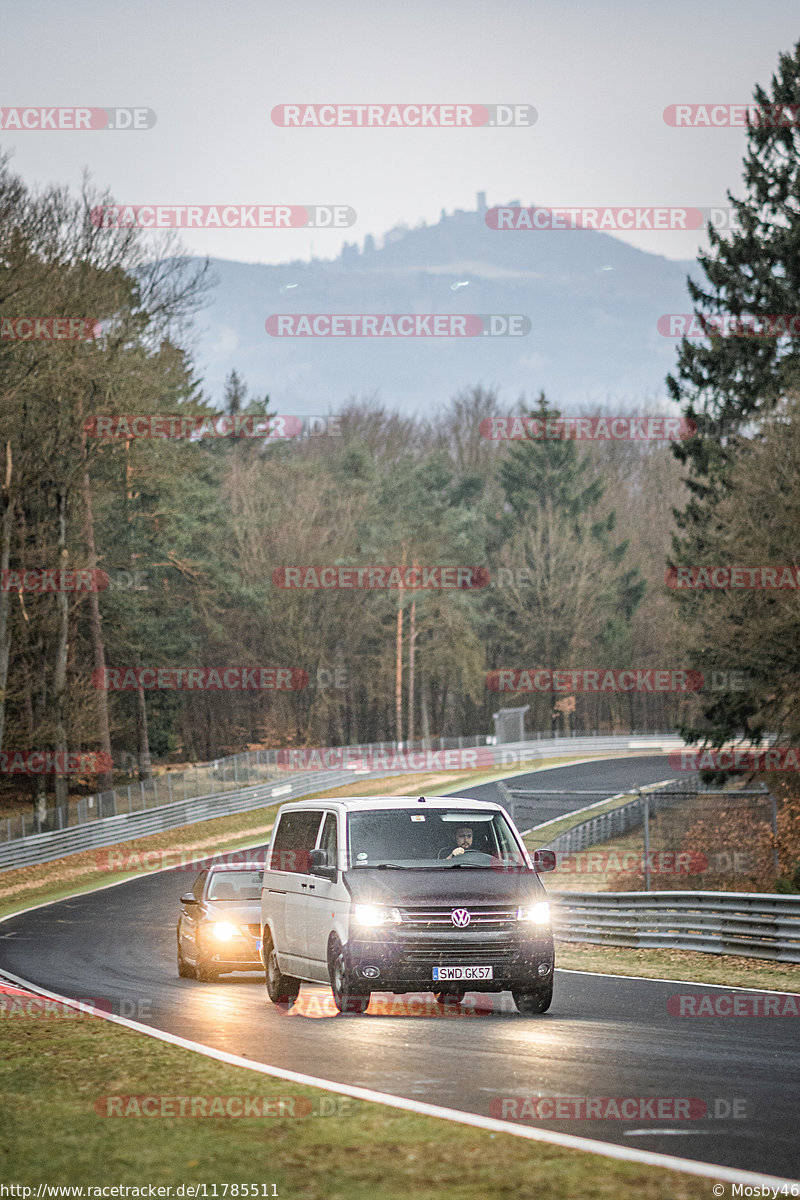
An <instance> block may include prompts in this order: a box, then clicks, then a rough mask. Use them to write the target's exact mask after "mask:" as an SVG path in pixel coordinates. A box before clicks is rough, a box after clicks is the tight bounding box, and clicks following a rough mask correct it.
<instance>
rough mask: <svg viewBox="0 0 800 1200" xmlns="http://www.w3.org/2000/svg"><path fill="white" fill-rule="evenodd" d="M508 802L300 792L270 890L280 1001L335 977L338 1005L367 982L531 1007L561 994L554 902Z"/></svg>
mask: <svg viewBox="0 0 800 1200" xmlns="http://www.w3.org/2000/svg"><path fill="white" fill-rule="evenodd" d="M554 867H555V854H554V853H553V852H552V851H551V850H537V851H536V852H535V853H534V855H533V857H532V858H531V856H530V855H529V854H528V851H527V850H526V848H525V846H524V844H523V841H522V838H521V836H520V834H519V832H518V830H517V829H516V828H515V826H514V824H513V822H512V821H511V819H510V818H509V816H508V815H507V813H506V812H505V810H504V809H503V808H502V807H501V806H500V805H499V804H491V803H487V802H485V801H481V800H471V799H468V798H462V797H433V798H427V797H425V796H419V797H402V796H401V797H398V796H392V797H370V798H364V799H353V800H349V799H338V800H301V801H299V802H295V803H291V804H285V805H283V806H282V807H281V808H280V809H279V810H278V816H277V819H276V823H275V830H274V833H273V837H272V842H271V845H270V851H269V856H268V859H267V864H266V869H265V871H264V878H263V885H262V893H261V938H262V945H261V955H262V961H263V963H264V968H265V972H266V982H267V992H268V994H269V998H270V1000H271V1001H272V1002H273V1003H274V1004H281V1005H285V1006H291V1005H292V1004H293V1003H294V1001H295V1000H296V999H297V996H298V993H299V991H300V985H301V984H302V983H304V982H308V983H316V984H328V983H329V984H330V986H331V988H332V989H333V997H334V1001H335V1003H336V1007H337V1008H338V1009H339V1011H340V1012H349V1013H362V1012H364V1011H365V1009H366V1008H367V1005H368V1004H369V997H370V992H371V991H377V992H395V993H402V992H410V991H432V992H433V993H434V995H435V996H436V999H437V1000H438V1001H439V1002H440V1003H441V1004H444V1003H445V1002H446V1001H447V1000H450V1002H457V1001H459V1000H461V999H463V997H464V994H465V992H466V991H467V989H470V990H472V991H481V992H502V991H506V990H508V991H510V992H511V994H512V995H513V997H514V1001H515V1003H516V1005H517V1008H518V1009H519V1011H520V1012H521V1013H523V1014H525V1015H533V1014H535V1013H543V1012H545V1011H546V1010H547V1008H548V1007H549V1005H550V1001H551V999H552V994H553V933H552V928H551V925H550V906H549V904H548V901H547V893H546V892H545V889H544V887H543V886H542V883H541V881H540V879H539V872H542V871H551V870H553V869H554Z"/></svg>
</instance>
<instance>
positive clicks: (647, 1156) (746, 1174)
mask: <svg viewBox="0 0 800 1200" xmlns="http://www.w3.org/2000/svg"><path fill="white" fill-rule="evenodd" d="M0 975H2V977H5V978H6V979H8V980H10V981H11V982H12V983H15V984H17V985H18V986H20V987H24V988H28V989H29V990H30V991H32V992H34V993H37V994H38V995H41V996H44V997H46V998H47V999H50V1000H58V1001H61V1002H62V1003H66V1004H68V1005H71V1006H72V1007H78V1006H79V1004H80V1007H81V1009H82V1011H83V1012H84V1013H85V1012H87V1011H89V1012H91V1013H92V1014H93V1015H94V1016H97V1017H99V1018H100V1019H101V1020H103V1021H110V1022H111V1023H112V1024H114V1025H123V1026H125V1028H126V1029H133V1030H134V1031H135V1032H137V1033H143V1034H145V1035H146V1036H147V1037H152V1038H156V1039H157V1040H158V1041H160V1042H168V1043H169V1044H170V1045H171V1046H180V1047H182V1048H183V1049H184V1050H193V1051H194V1052H195V1053H197V1054H202V1055H204V1056H205V1057H206V1058H213V1059H216V1060H217V1062H223V1063H227V1064H228V1065H229V1066H232V1067H244V1068H246V1069H247V1070H248V1071H256V1072H257V1073H259V1074H261V1075H269V1076H271V1077H273V1078H275V1079H285V1080H287V1081H288V1082H290V1083H300V1084H305V1085H306V1086H309V1087H317V1088H325V1090H326V1091H330V1092H336V1093H337V1094H339V1095H342V1096H352V1097H353V1098H354V1099H356V1100H366V1101H367V1102H369V1103H371V1104H385V1105H387V1106H388V1107H390V1108H399V1109H403V1110H405V1111H406V1112H413V1113H417V1114H418V1115H419V1116H424V1117H436V1118H438V1119H439V1120H443V1121H452V1122H453V1123H454V1124H457V1125H471V1126H473V1128H477V1129H487V1130H491V1131H493V1132H495V1133H510V1134H511V1135H512V1136H513V1137H519V1138H525V1139H527V1140H528V1141H532V1142H546V1143H548V1144H549V1145H551V1146H563V1147H564V1148H565V1149H568V1150H582V1151H584V1152H585V1153H588V1154H599V1155H601V1156H602V1157H603V1158H615V1159H619V1160H621V1161H623V1162H639V1163H644V1164H646V1165H647V1166H650V1167H663V1168H665V1169H666V1170H669V1171H680V1172H682V1173H683V1174H685V1175H698V1176H700V1177H701V1178H703V1179H723V1180H725V1181H726V1182H727V1183H741V1184H747V1185H752V1186H755V1187H767V1186H768V1187H776V1186H778V1187H785V1186H786V1185H789V1186H791V1185H792V1184H793V1183H794V1184H796V1180H791V1179H783V1178H781V1177H780V1176H777V1175H759V1174H757V1173H756V1172H754V1171H739V1170H737V1169H736V1168H733V1167H723V1166H715V1165H713V1164H710V1163H700V1162H695V1161H693V1160H692V1159H689V1158H677V1157H674V1156H673V1155H671V1154H657V1153H655V1152H654V1151H652V1150H636V1149H635V1148H633V1147H631V1146H617V1145H615V1144H614V1143H612V1142H599V1141H595V1140H594V1139H593V1138H584V1137H577V1136H576V1135H574V1134H569V1133H554V1132H551V1131H550V1130H544V1129H536V1128H531V1127H529V1126H526V1125H517V1124H515V1123H514V1122H512V1121H500V1120H497V1118H495V1117H484V1116H481V1115H479V1114H477V1113H468V1112H459V1111H458V1110H457V1109H453V1108H443V1107H442V1106H440V1105H438V1104H427V1103H425V1102H424V1101H420V1100H409V1099H407V1098H406V1097H405V1096H392V1095H390V1094H388V1093H386V1092H377V1091H374V1090H373V1089H372V1088H362V1087H354V1086H352V1085H351V1084H347V1083H337V1082H336V1081H335V1080H332V1079H320V1078H318V1077H317V1076H316V1075H305V1074H301V1073H299V1072H297V1071H287V1070H285V1069H284V1068H283V1067H271V1066H268V1065H267V1064H266V1063H257V1062H253V1061H252V1060H251V1059H249V1058H241V1057H240V1056H239V1055H238V1054H229V1053H228V1051H226V1050H216V1049H214V1048H213V1047H212V1046H204V1045H202V1044H201V1043H200V1042H191V1041H189V1040H188V1039H187V1038H182V1037H178V1035H177V1034H173V1033H166V1032H165V1031H164V1030H161V1029H152V1028H151V1027H150V1026H149V1025H141V1024H140V1023H139V1022H138V1021H131V1020H129V1018H128V1017H117V1016H114V1015H113V1014H112V1013H105V1012H101V1011H100V1010H99V1009H94V1008H91V1007H90V1006H88V1005H86V1004H82V1003H80V1002H79V1001H76V1000H70V998H69V997H67V996H60V995H59V994H58V993H57V992H50V991H48V990H47V989H46V988H40V987H38V986H37V985H36V984H33V983H30V982H29V981H28V980H26V979H22V978H20V976H18V975H13V974H12V973H11V972H10V971H4V972H2V973H0Z"/></svg>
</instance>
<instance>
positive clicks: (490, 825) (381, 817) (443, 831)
mask: <svg viewBox="0 0 800 1200" xmlns="http://www.w3.org/2000/svg"><path fill="white" fill-rule="evenodd" d="M347 827H348V846H349V861H350V866H351V867H352V868H356V867H373V868H374V867H385V868H391V867H394V868H395V869H397V870H400V869H403V868H405V869H408V868H416V869H418V868H429V869H432V870H433V869H438V870H451V869H452V868H454V867H460V868H475V869H479V870H480V869H483V870H491V869H492V868H494V869H495V870H496V869H497V868H498V867H499V866H501V865H502V866H503V867H504V868H506V867H525V866H526V863H525V859H524V858H523V855H522V852H521V850H520V848H519V846H518V844H517V841H516V838H515V837H514V834H513V833H512V832H511V828H510V826H509V824H508V821H507V820H506V818H505V815H504V814H503V813H501V812H496V813H487V812H476V811H474V810H470V809H458V808H453V809H432V808H429V809H426V810H425V811H423V812H421V811H420V809H418V808H399V809H398V808H394V809H384V810H382V811H381V810H379V811H373V812H351V813H349V814H348V826H347Z"/></svg>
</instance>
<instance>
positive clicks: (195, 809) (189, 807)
mask: <svg viewBox="0 0 800 1200" xmlns="http://www.w3.org/2000/svg"><path fill="white" fill-rule="evenodd" d="M381 774H383V773H376V774H375V775H366V776H365V775H361V776H360V778H361V779H364V778H368V779H369V778H379V777H380V775H381ZM352 778H353V772H352V771H307V772H304V773H302V774H299V773H298V774H297V775H296V776H295V777H294V778H293V779H289V780H285V781H284V782H283V783H280V782H276V781H273V782H271V783H266V784H259V785H257V786H256V787H251V788H243V789H241V790H240V791H233V792H224V793H222V794H221V795H220V794H217V795H213V796H199V797H193V798H192V799H191V800H179V801H178V802H177V803H175V804H163V805H160V806H159V807H157V808H151V809H144V810H139V811H138V812H130V813H120V814H119V815H118V816H115V817H103V818H101V819H100V820H96V821H92V822H91V823H89V824H84V825H72V826H70V828H69V829H56V830H53V831H52V832H51V833H40V834H34V835H33V836H31V837H26V838H18V839H16V840H14V841H12V842H6V843H5V845H0V871H4V870H10V869H12V868H14V867H27V866H32V865H33V864H34V863H43V862H51V861H52V860H53V859H54V858H62V857H63V856H64V855H66V854H78V853H79V852H80V851H81V850H95V849H101V848H102V847H103V846H114V845H116V844H117V843H118V842H127V841H129V840H130V839H132V838H139V837H146V836H147V835H148V834H152V833H164V832H165V831H166V830H168V829H176V828H178V827H179V826H181V825H193V824H196V823H197V822H198V821H210V820H213V819H214V818H215V817H226V816H231V815H232V814H234V813H240V812H248V811H249V810H250V809H254V808H266V807H268V806H270V805H273V804H282V803H283V802H284V801H285V800H292V799H299V798H300V797H301V796H307V795H308V794H309V793H311V792H315V791H318V790H320V788H322V787H324V788H335V787H341V786H342V785H343V784H346V783H350V782H351V781H352Z"/></svg>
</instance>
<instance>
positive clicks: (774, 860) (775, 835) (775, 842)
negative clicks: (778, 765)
mask: <svg viewBox="0 0 800 1200" xmlns="http://www.w3.org/2000/svg"><path fill="white" fill-rule="evenodd" d="M767 795H768V796H769V798H770V802H771V804H772V837H773V841H772V864H773V866H774V868H775V874H776V875H777V874H778V871H779V869H780V868H779V865H778V806H777V804H776V803H775V797H774V796H773V794H772V792H767Z"/></svg>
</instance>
